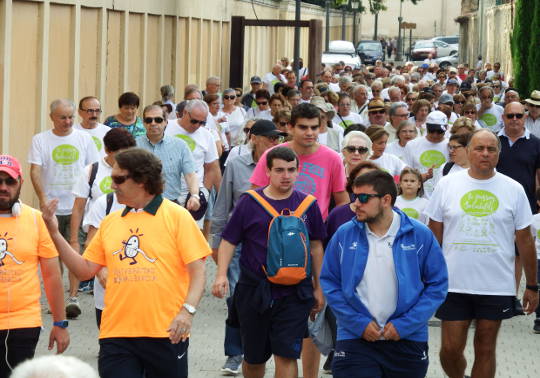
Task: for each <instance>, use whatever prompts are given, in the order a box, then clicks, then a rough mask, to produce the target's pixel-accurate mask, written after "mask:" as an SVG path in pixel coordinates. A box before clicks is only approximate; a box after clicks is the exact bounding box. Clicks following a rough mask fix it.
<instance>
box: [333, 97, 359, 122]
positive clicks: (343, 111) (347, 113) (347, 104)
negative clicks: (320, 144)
mask: <svg viewBox="0 0 540 378" xmlns="http://www.w3.org/2000/svg"><path fill="white" fill-rule="evenodd" d="M351 101H352V100H351V96H349V95H348V94H347V93H343V92H342V93H340V94H339V100H338V111H337V114H336V116H335V117H334V119H333V120H332V121H333V122H334V123H336V124H338V125H340V126H341V127H343V128H344V129H346V128H347V127H348V126H349V125H352V124H353V123H360V124H362V121H363V120H362V117H360V115H359V114H358V113H353V112H351Z"/></svg>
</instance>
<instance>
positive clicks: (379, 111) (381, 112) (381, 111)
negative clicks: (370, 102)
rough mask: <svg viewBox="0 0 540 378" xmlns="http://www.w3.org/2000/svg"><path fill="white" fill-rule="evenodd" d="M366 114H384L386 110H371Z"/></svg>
mask: <svg viewBox="0 0 540 378" xmlns="http://www.w3.org/2000/svg"><path fill="white" fill-rule="evenodd" d="M368 113H371V114H385V113H386V110H372V111H371V112H369V111H368Z"/></svg>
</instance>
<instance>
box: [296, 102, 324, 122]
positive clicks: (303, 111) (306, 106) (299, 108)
mask: <svg viewBox="0 0 540 378" xmlns="http://www.w3.org/2000/svg"><path fill="white" fill-rule="evenodd" d="M300 118H307V119H313V118H317V119H320V118H321V111H320V110H319V108H318V107H316V106H315V105H313V104H310V103H308V102H304V103H301V104H298V105H296V106H295V107H294V109H293V110H292V112H291V125H292V126H293V127H294V126H295V125H296V121H297V120H298V119H300Z"/></svg>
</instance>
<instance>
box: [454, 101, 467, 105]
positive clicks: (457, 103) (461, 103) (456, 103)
mask: <svg viewBox="0 0 540 378" xmlns="http://www.w3.org/2000/svg"><path fill="white" fill-rule="evenodd" d="M454 104H455V105H463V104H465V101H456V102H454Z"/></svg>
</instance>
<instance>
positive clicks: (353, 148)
mask: <svg viewBox="0 0 540 378" xmlns="http://www.w3.org/2000/svg"><path fill="white" fill-rule="evenodd" d="M345 151H347V152H350V153H351V154H354V153H355V152H356V151H358V153H359V154H365V153H367V152H368V151H369V150H368V148H367V147H356V146H346V147H345Z"/></svg>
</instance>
